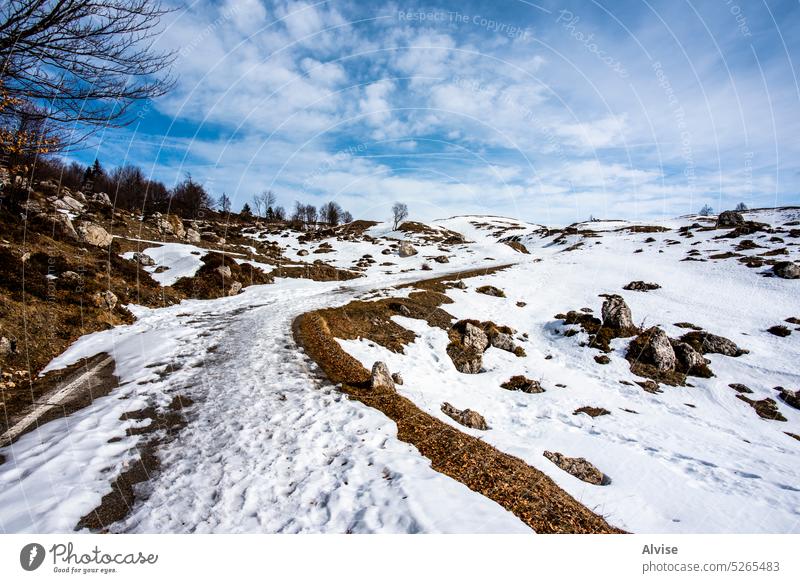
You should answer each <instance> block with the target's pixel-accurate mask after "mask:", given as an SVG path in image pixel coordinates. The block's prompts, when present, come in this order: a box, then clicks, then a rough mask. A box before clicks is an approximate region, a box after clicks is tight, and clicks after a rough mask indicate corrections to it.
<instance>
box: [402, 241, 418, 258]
mask: <svg viewBox="0 0 800 583" xmlns="http://www.w3.org/2000/svg"><path fill="white" fill-rule="evenodd" d="M397 254H398V255H399V256H400V257H411V256H412V255H416V254H417V250H416V249H415V248H414V246H413V245H412V244H411V243H409V242H408V241H402V242H401V243H400V247H399V249H398V250H397Z"/></svg>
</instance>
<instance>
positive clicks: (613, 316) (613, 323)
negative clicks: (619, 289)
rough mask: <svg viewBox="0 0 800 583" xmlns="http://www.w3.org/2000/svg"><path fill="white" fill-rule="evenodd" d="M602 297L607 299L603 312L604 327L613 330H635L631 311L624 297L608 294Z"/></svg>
mask: <svg viewBox="0 0 800 583" xmlns="http://www.w3.org/2000/svg"><path fill="white" fill-rule="evenodd" d="M602 297H605V298H606V300H605V301H604V302H603V308H602V310H601V314H602V317H603V326H604V327H606V328H611V329H613V330H631V329H633V328H635V326H634V324H633V315H632V314H631V309H630V308H629V307H628V304H626V303H625V300H624V299H623V298H622V296H618V295H616V294H607V295H604V296H602Z"/></svg>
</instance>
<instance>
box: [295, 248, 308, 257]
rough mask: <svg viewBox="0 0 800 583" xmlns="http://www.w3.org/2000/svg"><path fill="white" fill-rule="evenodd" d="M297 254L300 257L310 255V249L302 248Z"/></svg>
mask: <svg viewBox="0 0 800 583" xmlns="http://www.w3.org/2000/svg"><path fill="white" fill-rule="evenodd" d="M297 255H298V256H299V257H305V256H306V255H308V249H300V251H298V252H297Z"/></svg>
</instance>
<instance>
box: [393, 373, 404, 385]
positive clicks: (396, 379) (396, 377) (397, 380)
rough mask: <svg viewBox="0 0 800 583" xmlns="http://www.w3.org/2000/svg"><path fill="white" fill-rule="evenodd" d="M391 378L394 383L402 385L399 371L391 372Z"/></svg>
mask: <svg viewBox="0 0 800 583" xmlns="http://www.w3.org/2000/svg"><path fill="white" fill-rule="evenodd" d="M392 380H393V381H394V384H395V385H402V384H403V377H402V376H400V373H399V372H393V373H392Z"/></svg>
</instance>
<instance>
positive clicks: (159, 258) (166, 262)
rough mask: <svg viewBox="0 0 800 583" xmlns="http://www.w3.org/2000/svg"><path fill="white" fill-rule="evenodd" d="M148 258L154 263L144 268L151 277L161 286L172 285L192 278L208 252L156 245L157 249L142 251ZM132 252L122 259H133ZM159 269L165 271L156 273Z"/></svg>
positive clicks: (184, 245) (194, 248)
mask: <svg viewBox="0 0 800 583" xmlns="http://www.w3.org/2000/svg"><path fill="white" fill-rule="evenodd" d="M141 253H144V254H145V255H147V256H148V257H150V258H152V259H153V261H155V265H150V266H147V267H144V270H145V271H147V272H149V273H150V275H151V277H152V278H153V279H154V280H156V281H157V282H158V283H160V284H161V285H164V286H167V285H172V284H173V283H175V282H176V281H178V280H179V279H180V278H182V277H192V276H193V275H194V274H195V273H197V270H198V269H200V267H202V265H203V261H202V258H203V256H205V254H206V253H208V251H207V250H206V249H203V248H202V247H197V246H195V245H187V244H184V243H158V247H148V248H147V249H143V250H142V251H141ZM133 254H134V251H128V252H127V253H123V254H122V257H123V258H124V259H133ZM159 267H165V268H166V270H164V271H161V272H160V273H157V272H156V270H157V269H158V268H159Z"/></svg>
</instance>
